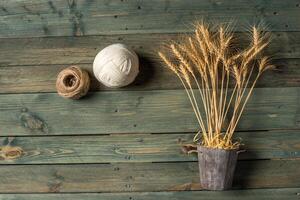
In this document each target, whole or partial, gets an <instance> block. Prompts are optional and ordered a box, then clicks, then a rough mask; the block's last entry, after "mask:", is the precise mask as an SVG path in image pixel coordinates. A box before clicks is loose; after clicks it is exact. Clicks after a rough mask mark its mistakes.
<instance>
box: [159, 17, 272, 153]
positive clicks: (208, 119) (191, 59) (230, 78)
mask: <svg viewBox="0 0 300 200" xmlns="http://www.w3.org/2000/svg"><path fill="white" fill-rule="evenodd" d="M228 30H229V27H228V26H227V27H224V26H219V27H218V30H217V31H212V29H211V28H210V26H209V25H207V24H205V23H203V22H202V23H197V24H196V25H195V32H194V35H193V36H186V38H185V39H184V40H183V41H181V43H180V44H178V43H176V42H171V43H170V44H169V45H168V51H169V53H168V54H170V55H171V56H172V59H169V58H167V56H166V53H162V52H158V54H159V56H160V58H161V59H162V61H163V62H164V63H165V64H166V66H167V67H168V68H169V69H170V70H171V71H172V72H173V73H175V74H176V75H177V77H178V78H179V80H180V81H181V83H182V85H183V87H184V89H185V91H186V94H187V96H188V98H189V101H190V103H191V106H192V108H193V111H194V113H195V116H196V118H197V121H198V124H199V126H200V130H201V132H198V133H197V134H196V135H195V137H194V141H195V142H200V139H201V145H203V146H206V147H210V148H219V149H238V148H239V146H240V144H241V143H240V141H234V139H233V135H234V132H235V130H236V127H237V124H238V122H239V120H240V118H241V116H242V113H243V111H244V109H245V106H246V104H247V102H248V100H249V99H250V97H251V94H252V92H253V89H254V87H255V84H256V83H257V81H258V79H259V77H260V76H261V75H262V74H263V73H264V72H265V71H266V70H268V69H270V68H272V67H274V66H273V65H270V64H269V58H268V57H266V56H264V57H261V58H260V57H259V55H260V54H261V52H262V51H263V50H264V49H265V48H266V47H267V45H268V44H269V35H268V34H266V33H265V32H262V31H261V30H260V29H259V28H257V27H256V26H253V27H252V29H251V35H252V37H251V44H250V45H249V46H248V47H247V48H246V49H245V50H243V51H238V52H235V53H234V54H233V53H232V52H234V51H233V50H234V49H235V48H234V47H232V40H233V39H235V38H234V35H233V33H232V32H230V31H228ZM171 60H172V61H171ZM256 67H257V70H254V68H256ZM256 71H257V73H256ZM252 79H253V81H252ZM193 82H194V83H196V87H197V89H198V91H199V92H198V93H199V96H200V98H197V94H198V93H196V92H195V91H194V90H193V86H192V85H193ZM231 83H233V89H232V90H231V92H229V91H230V89H229V87H230V85H231ZM201 107H203V109H204V112H202V110H201V109H200V108H201ZM231 109H232V110H233V112H232V115H229V114H228V113H229V110H231ZM226 121H228V122H229V123H226Z"/></svg>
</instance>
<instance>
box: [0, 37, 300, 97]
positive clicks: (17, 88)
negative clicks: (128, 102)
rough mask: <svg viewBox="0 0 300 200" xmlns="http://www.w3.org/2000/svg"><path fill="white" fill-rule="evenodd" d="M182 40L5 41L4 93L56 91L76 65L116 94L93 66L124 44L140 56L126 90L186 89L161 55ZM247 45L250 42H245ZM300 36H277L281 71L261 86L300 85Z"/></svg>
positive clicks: (1, 58) (273, 50) (0, 56)
mask: <svg viewBox="0 0 300 200" xmlns="http://www.w3.org/2000/svg"><path fill="white" fill-rule="evenodd" d="M176 38H178V35H177V34H143V35H123V36H121V35H118V36H88V37H56V38H29V39H0V43H1V46H0V74H2V76H1V79H0V93H32V92H54V91H56V89H55V81H56V77H57V74H58V73H59V72H60V71H61V70H62V69H64V68H66V67H67V66H69V65H71V64H77V65H79V66H80V67H82V68H84V69H86V70H88V71H89V72H90V75H91V77H92V90H93V91H99V90H111V89H110V88H107V87H105V86H103V85H102V84H100V83H99V82H98V81H97V80H96V79H95V78H94V75H93V72H92V62H93V59H94V57H95V55H96V54H97V52H98V51H100V50H101V49H102V48H104V47H105V46H106V45H109V44H112V43H116V42H122V43H125V44H127V45H128V46H130V47H132V48H133V49H134V50H135V51H136V52H137V53H138V54H139V57H140V63H141V64H140V71H141V72H140V74H139V76H138V77H137V80H136V81H135V82H134V83H133V84H131V85H130V86H129V87H125V88H122V90H153V89H178V88H182V86H181V84H180V81H179V80H177V77H176V76H175V75H173V74H172V73H171V72H170V71H169V70H168V69H166V68H165V67H164V65H163V64H162V63H161V62H160V60H159V59H158V57H157V55H156V51H157V50H158V49H159V47H160V46H161V44H162V43H164V42H165V41H169V40H172V39H174V40H175V39H176ZM241 44H244V42H241ZM299 44H300V32H289V33H287V32H280V33H274V34H273V40H272V43H271V46H270V48H269V50H268V51H267V52H266V55H273V56H274V58H276V60H274V61H273V64H275V65H276V69H274V70H272V71H268V72H267V73H265V74H264V76H263V77H262V78H261V79H260V80H259V82H258V85H257V87H299V86H300V78H299V77H300V67H299V65H300V59H298V58H300V45H299Z"/></svg>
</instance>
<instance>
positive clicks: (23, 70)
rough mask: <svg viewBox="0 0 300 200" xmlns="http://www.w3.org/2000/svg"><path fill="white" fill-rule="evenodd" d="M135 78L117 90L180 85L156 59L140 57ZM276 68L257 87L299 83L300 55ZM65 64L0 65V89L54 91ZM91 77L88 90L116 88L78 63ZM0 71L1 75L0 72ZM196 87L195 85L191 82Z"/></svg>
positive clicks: (278, 62)
mask: <svg viewBox="0 0 300 200" xmlns="http://www.w3.org/2000/svg"><path fill="white" fill-rule="evenodd" d="M142 62H143V64H142V66H141V67H142V69H141V72H140V74H139V75H138V77H137V79H136V80H135V81H134V82H133V83H132V84H131V85H129V86H127V87H123V88H119V89H117V90H119V91H120V90H122V91H128V90H170V89H182V88H183V86H182V85H181V83H180V81H179V80H178V78H177V77H176V76H175V75H174V74H173V73H172V72H170V70H169V69H167V68H165V67H164V66H162V64H161V63H158V62H153V63H152V62H151V61H150V62H149V61H146V60H142ZM274 64H276V65H277V67H276V69H274V70H271V71H267V72H266V73H265V74H264V75H263V76H262V77H261V78H260V79H259V81H258V84H257V87H259V88H264V87H269V88H275V87H300V59H289V60H276V61H274ZM67 66H68V65H38V66H31V65H30V66H14V67H12V66H9V67H0V93H2V94H4V93H34V92H43V93H44V92H56V88H55V82H56V77H57V74H58V73H59V72H60V71H61V70H63V69H64V68H66V67H67ZM79 66H80V67H81V68H83V69H86V70H87V71H88V72H89V74H90V77H91V80H92V84H91V91H103V90H115V89H112V88H107V87H105V86H104V85H103V84H101V83H99V82H98V81H97V80H96V78H94V75H93V71H92V65H91V64H80V65H79ZM1 74H2V76H1ZM194 88H196V86H194Z"/></svg>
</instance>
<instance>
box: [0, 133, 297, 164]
mask: <svg viewBox="0 0 300 200" xmlns="http://www.w3.org/2000/svg"><path fill="white" fill-rule="evenodd" d="M193 136H194V134H190V133H186V134H122V135H104V136H77V137H73V136H59V137H2V138H0V145H1V146H6V145H10V146H13V147H20V148H21V149H22V150H23V154H22V155H21V156H20V157H19V158H17V159H8V160H0V164H54V163H64V164H67V163H116V162H178V161H180V162H182V161H197V157H196V156H197V155H196V154H190V155H187V154H186V153H184V152H183V151H182V148H183V145H184V144H188V143H190V142H192V140H193ZM236 137H237V138H241V139H242V141H243V144H244V145H243V146H242V148H243V149H246V152H243V153H241V154H239V159H240V160H245V159H270V158H271V159H276V158H299V157H300V145H299V142H298V141H299V140H300V134H299V131H298V130H295V131H283V130H281V131H270V132H266V131H263V132H240V133H237V135H236ZM0 159H1V157H0Z"/></svg>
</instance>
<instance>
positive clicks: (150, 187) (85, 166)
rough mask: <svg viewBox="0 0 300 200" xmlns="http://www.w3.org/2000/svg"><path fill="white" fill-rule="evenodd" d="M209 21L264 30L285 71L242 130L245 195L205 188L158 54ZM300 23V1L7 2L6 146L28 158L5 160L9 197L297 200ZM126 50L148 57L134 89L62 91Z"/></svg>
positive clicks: (1, 174)
mask: <svg viewBox="0 0 300 200" xmlns="http://www.w3.org/2000/svg"><path fill="white" fill-rule="evenodd" d="M203 18H204V19H206V20H208V21H211V22H228V21H231V20H235V24H236V29H235V31H236V32H237V34H239V35H240V36H241V38H242V40H243V38H244V39H245V36H244V35H245V32H244V31H245V26H246V25H249V24H253V23H259V22H263V23H264V24H266V25H267V29H268V31H270V32H272V38H273V40H272V44H271V45H270V47H269V48H268V49H267V53H268V54H269V55H274V56H273V57H274V61H273V62H274V63H275V64H276V69H274V70H273V71H270V72H267V73H266V74H265V76H264V77H263V78H262V79H261V80H260V82H259V83H258V85H257V88H256V89H255V92H254V95H253V97H252V98H251V101H250V102H249V104H248V106H247V108H246V112H245V114H244V116H243V118H242V120H241V123H240V125H239V127H238V132H237V137H241V138H243V143H244V145H245V146H244V147H245V148H246V149H247V152H245V153H243V154H241V156H240V158H239V162H238V167H237V171H236V175H235V181H234V188H235V190H234V191H227V192H222V193H220V192H207V191H201V185H200V184H199V181H198V168H197V158H196V156H195V155H186V154H184V153H183V152H182V151H181V147H182V145H183V144H186V143H189V142H190V141H191V140H192V137H193V133H194V132H195V131H197V128H198V127H197V126H196V123H195V118H194V116H193V113H192V110H191V108H190V105H189V102H188V100H187V98H186V96H185V94H184V91H183V90H182V87H181V85H180V83H179V82H178V80H177V79H176V77H174V76H173V75H172V74H171V73H170V72H169V71H168V70H167V69H165V68H164V67H163V65H162V63H161V62H160V61H159V59H158V58H157V56H156V50H157V49H158V48H160V44H161V43H163V42H166V41H169V40H172V39H176V38H178V37H179V35H180V34H181V33H185V34H189V33H190V32H191V29H190V27H191V26H190V24H191V23H192V22H193V21H195V20H196V19H203ZM299 19H300V1H299V0H286V1H277V0H255V1H248V0H224V1H221V0H216V1H206V0H172V1H169V0H97V1H85V0H77V1H75V0H18V1H11V0H2V1H1V2H0V145H1V146H2V147H5V146H8V145H9V146H12V147H14V148H20V149H22V151H23V154H22V155H21V156H20V157H18V158H17V159H5V157H4V156H3V153H2V154H0V199H5V200H29V199H33V200H35V199H45V200H50V199H51V200H52V199H59V198H63V199H66V200H69V199H90V200H94V199H113V200H114V199H116V200H117V199H143V200H150V199H162V200H164V199H191V200H192V199H208V198H209V199H240V198H244V199H245V200H247V199H299V195H300V189H299V188H300V181H299V180H300V171H299V167H300V160H299V157H300V142H299V141H300V132H299V130H300V103H299V102H300V21H299ZM120 42H121V43H125V44H127V45H129V46H130V47H132V48H133V49H134V50H135V51H136V52H137V53H138V55H139V57H140V61H141V66H140V67H141V73H140V75H139V77H138V78H137V80H136V81H135V82H134V83H133V84H132V85H130V86H128V87H125V88H122V89H117V90H111V89H109V88H105V87H104V86H102V85H101V84H99V83H98V82H97V81H96V80H95V79H93V80H92V91H91V92H90V94H89V95H88V96H87V97H86V98H84V99H82V100H78V101H73V100H65V99H62V98H61V97H59V96H58V95H57V94H56V93H55V79H56V75H57V73H58V72H59V71H60V70H61V69H63V68H65V67H67V66H69V65H71V64H77V65H79V66H81V67H83V68H85V69H87V70H88V71H89V72H90V73H91V74H92V62H93V59H94V56H95V55H96V54H97V52H98V51H99V50H101V49H102V48H103V47H105V46H107V45H109V44H111V43H120ZM17 154H18V152H17V151H12V152H10V155H12V156H16V155H17ZM183 190H185V191H183ZM186 190H189V191H186ZM115 192H116V193H115ZM53 193H55V194H53Z"/></svg>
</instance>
